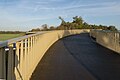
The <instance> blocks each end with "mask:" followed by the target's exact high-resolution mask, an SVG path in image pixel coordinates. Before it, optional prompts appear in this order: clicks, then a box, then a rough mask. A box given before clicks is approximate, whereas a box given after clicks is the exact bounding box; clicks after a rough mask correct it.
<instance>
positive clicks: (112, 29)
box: [108, 26, 117, 31]
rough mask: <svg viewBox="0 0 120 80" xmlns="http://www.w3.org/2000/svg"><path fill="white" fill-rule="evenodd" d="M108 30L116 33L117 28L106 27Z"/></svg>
mask: <svg viewBox="0 0 120 80" xmlns="http://www.w3.org/2000/svg"><path fill="white" fill-rule="evenodd" d="M108 30H111V31H117V28H115V26H109V27H108Z"/></svg>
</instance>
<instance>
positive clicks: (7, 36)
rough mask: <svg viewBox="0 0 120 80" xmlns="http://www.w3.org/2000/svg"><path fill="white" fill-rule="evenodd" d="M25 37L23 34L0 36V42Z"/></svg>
mask: <svg viewBox="0 0 120 80" xmlns="http://www.w3.org/2000/svg"><path fill="white" fill-rule="evenodd" d="M23 35H25V34H24V33H20V34H0V41H5V40H8V39H12V38H16V37H20V36H23Z"/></svg>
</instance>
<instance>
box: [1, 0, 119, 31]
mask: <svg viewBox="0 0 120 80" xmlns="http://www.w3.org/2000/svg"><path fill="white" fill-rule="evenodd" d="M119 8H120V1H119V0H94V1H93V0H92V1H90V0H84V1H83V0H74V1H73V0H36V1H34V0H18V1H17V0H1V1H0V15H2V16H0V31H1V30H2V31H4V30H5V31H29V30H31V29H33V28H38V27H40V26H41V25H43V24H48V25H49V26H51V25H53V26H58V25H60V23H61V21H60V20H59V18H58V17H59V16H61V17H63V18H64V20H65V21H72V17H74V16H81V17H82V18H83V20H84V21H85V22H87V23H89V24H96V25H100V24H101V25H106V26H109V25H114V26H116V28H117V29H118V30H120V23H119V21H120V9H119Z"/></svg>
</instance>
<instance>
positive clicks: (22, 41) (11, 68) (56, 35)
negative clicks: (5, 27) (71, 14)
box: [0, 29, 90, 80]
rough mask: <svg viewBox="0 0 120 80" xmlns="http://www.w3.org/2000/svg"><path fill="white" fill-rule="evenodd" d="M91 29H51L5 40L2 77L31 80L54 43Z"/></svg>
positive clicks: (0, 60)
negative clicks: (6, 47)
mask: <svg viewBox="0 0 120 80" xmlns="http://www.w3.org/2000/svg"><path fill="white" fill-rule="evenodd" d="M89 31H90V30H86V29H85V30H59V31H49V32H42V33H36V34H33V35H28V36H24V37H21V38H17V39H14V40H9V41H7V42H4V43H3V44H1V45H2V46H1V47H0V56H3V54H5V56H6V57H2V58H0V70H1V71H0V79H6V78H7V80H29V78H30V77H31V75H32V72H33V71H34V70H35V68H36V66H37V64H38V63H39V61H40V60H41V58H42V57H43V55H44V54H45V52H46V51H47V50H48V49H49V48H50V46H51V45H52V44H53V43H55V42H56V41H57V40H59V39H60V38H63V37H65V36H69V35H73V34H80V33H86V32H89ZM5 46H8V48H9V50H7V51H5ZM3 64H4V65H3ZM4 67H6V69H5V68H4Z"/></svg>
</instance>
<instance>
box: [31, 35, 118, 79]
mask: <svg viewBox="0 0 120 80" xmlns="http://www.w3.org/2000/svg"><path fill="white" fill-rule="evenodd" d="M119 68H120V55H118V54H116V53H115V52H114V51H111V50H109V49H107V48H105V47H102V46H100V45H99V44H97V43H95V42H93V41H92V40H91V38H90V37H89V34H87V33H82V34H79V35H74V36H69V37H65V38H63V39H60V40H59V41H57V42H56V43H55V44H54V45H52V47H51V48H50V49H49V50H48V51H47V52H46V54H45V55H44V57H43V58H42V60H41V61H40V62H39V64H38V66H37V67H36V69H35V71H34V73H33V75H32V77H31V80H120V76H119V75H120V69H119Z"/></svg>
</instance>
